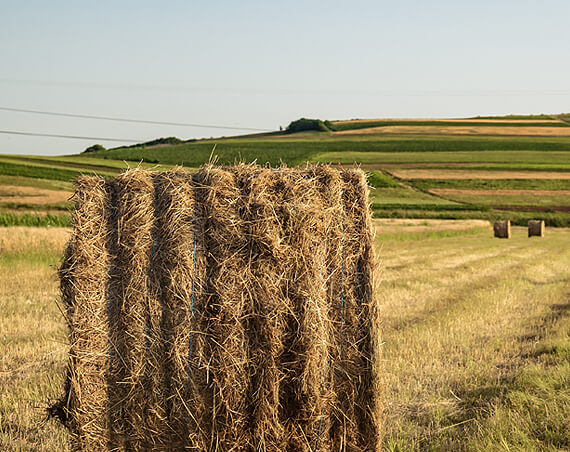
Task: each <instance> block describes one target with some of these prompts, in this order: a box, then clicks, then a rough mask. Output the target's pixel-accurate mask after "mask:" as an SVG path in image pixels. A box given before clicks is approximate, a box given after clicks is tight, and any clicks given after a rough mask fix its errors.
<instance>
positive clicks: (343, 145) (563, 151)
mask: <svg viewBox="0 0 570 452" xmlns="http://www.w3.org/2000/svg"><path fill="white" fill-rule="evenodd" d="M214 145H215V149H214ZM473 151H481V154H479V153H477V154H475V156H474V155H473ZM495 151H499V152H495ZM508 151H519V152H517V153H509V152H508ZM543 151H548V154H549V155H548V156H545V155H544V153H543ZM568 151H570V139H566V138H555V139H554V138H528V137H469V138H466V137H460V138H457V137H432V136H413V137H409V136H392V137H351V138H344V137H332V136H330V135H328V134H326V133H325V134H320V135H315V136H308V137H307V136H303V137H302V138H299V137H297V136H296V135H295V134H293V135H289V136H285V137H284V136H281V135H280V136H277V137H274V138H266V137H264V138H261V139H250V138H248V139H220V140H208V141H197V142H192V143H184V144H180V145H172V146H162V147H155V148H144V147H141V148H116V149H109V150H106V151H101V152H93V153H90V154H88V155H85V157H86V158H97V159H104V158H107V159H115V160H127V161H135V162H140V161H143V162H146V163H160V164H168V165H184V166H191V167H196V166H200V165H202V164H204V163H207V162H208V161H209V160H210V158H211V157H217V162H218V163H220V164H232V163H235V162H252V161H257V162H258V163H260V164H263V163H266V162H268V163H270V164H271V165H279V164H280V163H281V162H284V163H286V164H288V165H299V164H303V163H305V162H307V161H311V162H329V163H339V162H340V163H349V164H350V163H353V162H360V163H394V162H395V163H398V162H410V163H417V162H436V163H438V162H480V163H486V162H499V163H517V162H518V163H535V162H536V163H544V162H545V160H548V162H550V163H557V162H560V163H566V164H568V163H569V161H568ZM393 153H397V154H398V155H396V156H395V155H389V154H393ZM401 154H409V155H408V156H407V157H406V156H403V155H401ZM446 154H449V155H446ZM551 154H552V155H551Z"/></svg>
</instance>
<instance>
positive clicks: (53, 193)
mask: <svg viewBox="0 0 570 452" xmlns="http://www.w3.org/2000/svg"><path fill="white" fill-rule="evenodd" d="M71 195H72V193H71V192H69V191H63V190H49V189H46V188H37V187H25V186H21V185H2V186H0V203H2V202H9V203H15V204H57V203H61V202H66V201H68V200H69V199H70V198H71Z"/></svg>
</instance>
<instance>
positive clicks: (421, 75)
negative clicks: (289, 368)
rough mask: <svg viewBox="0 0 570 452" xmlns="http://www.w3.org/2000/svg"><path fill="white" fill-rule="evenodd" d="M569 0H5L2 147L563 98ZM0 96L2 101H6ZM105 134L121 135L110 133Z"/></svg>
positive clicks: (75, 146)
mask: <svg viewBox="0 0 570 452" xmlns="http://www.w3.org/2000/svg"><path fill="white" fill-rule="evenodd" d="M569 23H570V2H569V1H568V0H549V1H548V2H539V1H526V0H493V1H487V0H480V1H477V2H473V1H464V0H454V1H443V0H432V1H429V2H427V1H425V0H424V1H406V0H404V1H398V2H394V1H390V2H388V1H378V0H377V1H358V0H354V1H351V2H347V1H346V0H344V1H334V0H331V1H326V2H322V1H319V2H317V1H309V0H308V1H296V0H291V1H288V2H275V1H270V0H265V1H247V0H241V1H239V2H237V1H232V2H230V1H217V0H211V1H208V2H198V1H174V0H173V1H168V2H155V1H152V2H151V1H144V0H138V1H126V0H125V1H120V0H119V1H113V2H111V1H103V0H100V1H97V2H87V1H78V0H76V1H57V0H52V1H50V2H46V1H27V0H20V1H17V2H15V1H7V0H0V62H1V63H0V131H3V132H6V131H7V132H24V133H39V134H52V135H67V136H69V135H71V136H82V137H92V138H93V139H64V138H56V137H40V136H25V135H17V134H6V133H0V153H5V154H41V155H64V154H74V153H79V152H81V151H83V150H84V149H85V148H87V147H88V146H90V145H92V144H94V143H100V144H102V145H103V146H105V147H114V146H118V145H120V144H129V143H130V142H131V141H129V140H132V141H136V142H140V141H147V140H151V139H154V138H157V137H165V136H177V137H179V138H182V139H188V138H199V137H211V136H213V137H219V136H229V135H235V134H239V133H246V131H242V130H234V129H229V128H223V127H222V128H204V127H195V126H184V127H181V126H169V125H159V124H141V123H128V122H117V121H106V120H93V119H82V118H70V117H60V116H48V115H40V114H32V113H23V112H16V111H12V110H5V109H6V108H7V109H24V110H37V111H47V112H56V113H65V114H78V115H91V116H105V117H116V118H125V119H138V120H150V121H163V122H176V123H185V124H199V125H215V126H225V127H228V126H229V127H243V128H254V129H268V130H276V129H278V128H279V127H280V126H282V127H286V126H287V125H288V124H289V122H291V121H292V120H294V119H298V118H300V117H316V118H321V119H331V120H332V119H349V118H388V117H395V118H408V117H410V118H420V117H422V118H423V117H425V118H446V117H471V116H477V115H503V114H511V113H512V114H531V113H533V114H538V113H561V112H569V111H570V25H569ZM3 108H4V110H3ZM101 138H114V139H117V140H119V141H105V140H103V139H101Z"/></svg>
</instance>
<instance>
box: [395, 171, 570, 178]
mask: <svg viewBox="0 0 570 452" xmlns="http://www.w3.org/2000/svg"><path fill="white" fill-rule="evenodd" d="M391 173H392V174H393V175H394V176H396V177H399V178H400V179H560V180H570V172H556V171H483V170H455V169H452V170H440V169H433V170H429V169H403V170H394V171H391Z"/></svg>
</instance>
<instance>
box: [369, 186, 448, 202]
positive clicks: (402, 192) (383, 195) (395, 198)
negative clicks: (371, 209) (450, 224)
mask: <svg viewBox="0 0 570 452" xmlns="http://www.w3.org/2000/svg"><path fill="white" fill-rule="evenodd" d="M370 201H371V202H372V203H373V205H381V204H392V205H393V204H398V205H403V204H412V205H425V206H428V205H434V204H437V205H439V204H441V205H453V204H454V202H453V201H448V200H446V199H442V198H440V197H437V196H433V195H430V194H427V193H423V192H421V191H417V190H412V189H411V188H408V187H403V186H400V187H398V188H392V187H390V188H373V189H371V190H370Z"/></svg>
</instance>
